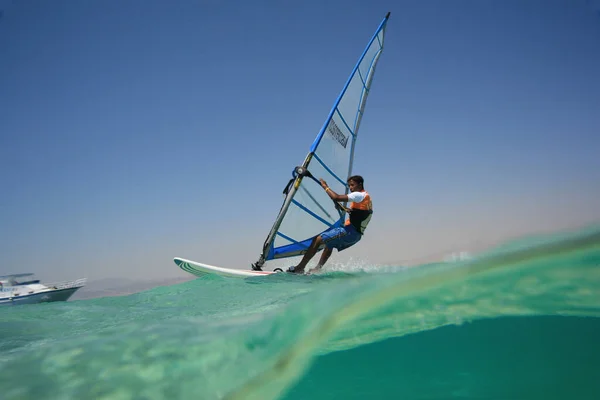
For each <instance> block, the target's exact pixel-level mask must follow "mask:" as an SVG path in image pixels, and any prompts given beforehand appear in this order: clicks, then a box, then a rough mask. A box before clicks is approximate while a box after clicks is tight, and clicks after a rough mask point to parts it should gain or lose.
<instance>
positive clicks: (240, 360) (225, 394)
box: [0, 227, 600, 400]
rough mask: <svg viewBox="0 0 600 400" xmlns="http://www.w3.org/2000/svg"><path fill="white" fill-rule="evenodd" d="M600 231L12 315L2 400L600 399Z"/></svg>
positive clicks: (193, 284) (200, 283)
mask: <svg viewBox="0 0 600 400" xmlns="http://www.w3.org/2000/svg"><path fill="white" fill-rule="evenodd" d="M599 317H600V227H592V228H587V229H584V230H580V231H577V232H572V233H568V234H561V235H552V236H545V237H537V238H523V239H520V240H518V241H516V242H513V243H509V244H506V245H503V246H500V247H498V248H495V249H493V250H491V251H489V252H487V253H485V254H480V255H477V256H476V257H474V258H472V259H469V260H463V261H459V262H453V263H440V264H428V265H422V266H417V267H410V268H405V267H402V266H386V267H382V266H379V267H378V266H366V267H365V268H364V269H363V270H361V271H353V272H347V271H346V272H344V271H343V268H342V271H334V272H326V273H324V274H321V275H308V276H295V275H288V274H275V275H271V276H265V277H257V278H248V279H236V278H224V277H217V276H208V277H203V278H198V279H195V280H192V281H189V282H186V283H182V284H177V285H173V286H169V287H158V288H155V289H152V290H148V291H145V292H141V293H137V294H132V295H128V296H121V297H106V298H97V299H90V300H78V301H69V302H62V303H46V304H34V305H22V306H15V307H2V308H0V399H6V400H8V399H39V398H44V399H261V400H262V399H590V400H591V399H596V400H597V399H600V318H599Z"/></svg>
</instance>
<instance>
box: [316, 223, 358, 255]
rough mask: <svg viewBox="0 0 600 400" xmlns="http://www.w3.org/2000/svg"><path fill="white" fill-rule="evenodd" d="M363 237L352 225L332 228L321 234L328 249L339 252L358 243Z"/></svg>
mask: <svg viewBox="0 0 600 400" xmlns="http://www.w3.org/2000/svg"><path fill="white" fill-rule="evenodd" d="M361 237H362V235H361V234H360V233H358V231H357V230H356V228H354V226H352V225H346V226H340V227H337V228H331V229H329V230H326V231H325V232H323V233H321V239H323V243H325V246H327V248H330V249H333V248H336V249H338V251H342V250H344V249H347V248H348V247H350V246H352V245H354V244H356V243H358V241H359V240H360V239H361Z"/></svg>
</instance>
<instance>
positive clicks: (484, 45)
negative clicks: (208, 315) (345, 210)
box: [0, 0, 600, 279]
mask: <svg viewBox="0 0 600 400" xmlns="http://www.w3.org/2000/svg"><path fill="white" fill-rule="evenodd" d="M599 10H600V6H599V5H598V3H597V2H594V1H586V0H582V1H574V0H565V1H557V0H553V1H525V0H523V1H521V0H514V1H443V0H439V1H377V0H372V1H369V2H366V1H341V0H340V1H324V2H323V1H314V0H308V1H303V2H290V1H279V2H276V1H253V2H243V1H237V2H233V1H217V0H210V1H191V0H190V1H176V2H168V1H152V0H150V1H114V0H110V1H108V0H107V1H75V0H63V1H52V2H49V1H42V0H35V1H34V0H32V1H19V0H13V1H7V0H5V1H0V11H2V16H1V17H0V177H1V180H0V185H1V189H0V222H1V223H0V274H2V273H13V272H25V271H32V272H36V273H38V274H39V275H40V276H41V277H43V278H45V279H51V278H57V279H65V278H75V277H83V276H85V277H88V278H90V279H98V278H104V277H144V278H161V277H170V276H177V275H182V274H184V273H182V272H180V271H179V270H178V269H177V267H176V265H175V264H174V263H173V262H172V259H173V257H175V256H180V257H184V258H189V259H193V260H198V261H204V262H207V263H212V264H217V265H224V266H232V267H239V268H242V267H245V266H246V265H248V263H249V262H252V261H255V259H256V258H257V256H258V254H259V253H260V249H261V247H262V243H263V240H264V238H265V236H266V234H267V233H268V230H269V229H270V227H271V224H272V223H273V220H274V218H275V216H276V214H277V212H278V210H279V207H280V205H281V201H282V195H281V191H282V189H283V187H284V186H285V184H286V183H287V180H288V179H289V177H290V171H291V168H293V166H295V165H298V164H300V163H301V162H302V160H303V159H304V157H305V155H306V152H307V151H308V149H309V147H310V144H311V143H312V141H313V139H314V138H315V136H316V134H317V133H318V131H319V129H320V128H321V126H322V124H323V122H324V120H325V118H326V116H327V114H328V112H329V110H330V108H331V106H332V104H333V101H334V100H335V98H336V97H337V95H338V94H339V92H340V90H341V89H342V86H343V84H344V83H345V81H346V79H347V77H348V75H349V73H350V72H351V69H352V67H353V66H354V63H355V62H356V61H357V59H358V56H359V55H360V53H361V52H362V50H363V49H364V46H365V45H366V44H367V41H368V39H369V38H370V36H371V35H372V33H373V32H374V30H375V28H376V27H377V26H378V24H379V23H380V21H381V19H382V18H383V17H384V15H385V13H386V12H387V11H391V12H392V15H391V18H390V21H389V23H388V27H387V31H386V43H385V50H384V53H383V56H382V57H381V59H380V61H379V64H378V68H377V72H376V75H375V79H374V83H373V87H372V91H371V94H370V97H369V101H368V104H367V110H366V114H365V117H364V119H363V121H362V125H361V130H360V133H359V139H358V143H357V149H356V158H355V163H354V172H355V173H358V174H361V175H363V176H364V177H365V186H366V188H367V190H369V192H370V193H371V195H372V197H373V201H374V207H375V214H374V217H373V220H372V222H371V224H370V225H369V229H368V232H367V234H366V235H365V238H364V239H363V241H362V242H361V243H360V244H359V245H357V246H355V247H354V248H352V249H350V250H347V251H345V252H343V253H340V254H339V255H338V254H337V253H334V256H333V257H332V259H331V261H333V262H335V261H344V260H348V259H349V258H350V257H351V258H352V260H354V261H353V262H366V263H372V264H379V263H390V262H395V261H405V260H418V259H422V258H424V257H426V256H428V255H432V254H437V253H439V252H445V251H447V250H449V249H456V250H460V249H471V248H476V247H477V246H482V245H487V244H491V243H494V242H496V241H498V240H501V239H504V238H507V237H511V236H515V235H522V234H528V233H535V232H547V231H553V230H557V229H564V228H572V227H578V226H581V225H585V224H588V223H592V222H598V221H600V201H598V198H599V197H600V157H599V156H598V151H599V150H600V79H599V78H600V72H599V71H600V12H599ZM356 260H358V261H356Z"/></svg>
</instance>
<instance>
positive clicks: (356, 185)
mask: <svg viewBox="0 0 600 400" xmlns="http://www.w3.org/2000/svg"><path fill="white" fill-rule="evenodd" d="M364 183H365V180H364V179H363V177H362V176H360V175H352V176H351V177H350V178H348V187H349V188H350V191H351V192H356V191H359V190H364V186H363V184H364Z"/></svg>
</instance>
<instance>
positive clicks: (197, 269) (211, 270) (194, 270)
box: [173, 257, 277, 278]
mask: <svg viewBox="0 0 600 400" xmlns="http://www.w3.org/2000/svg"><path fill="white" fill-rule="evenodd" d="M173 261H175V264H177V265H178V266H179V268H181V269H182V270H184V271H185V272H189V273H190V274H193V275H196V276H204V275H207V274H215V275H221V276H229V277H234V278H247V277H250V276H265V275H271V274H275V273H277V272H274V271H252V270H245V269H233V268H224V267H216V266H214V265H208V264H203V263H199V262H196V261H190V260H186V259H184V258H179V257H175V258H174V259H173Z"/></svg>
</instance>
